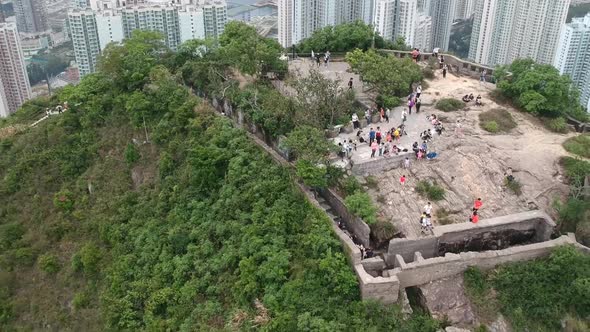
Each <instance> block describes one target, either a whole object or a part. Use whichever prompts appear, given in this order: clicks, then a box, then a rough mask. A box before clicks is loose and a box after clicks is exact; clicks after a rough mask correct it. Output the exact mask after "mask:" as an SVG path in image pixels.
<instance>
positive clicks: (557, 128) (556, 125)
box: [543, 117, 568, 133]
mask: <svg viewBox="0 0 590 332" xmlns="http://www.w3.org/2000/svg"><path fill="white" fill-rule="evenodd" d="M543 122H544V123H545V126H546V127H547V129H549V130H551V131H552V132H555V133H567V130H568V128H567V122H566V121H565V119H564V118H562V117H558V118H554V119H546V120H544V121H543Z"/></svg>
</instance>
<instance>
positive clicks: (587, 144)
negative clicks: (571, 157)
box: [563, 134, 590, 158]
mask: <svg viewBox="0 0 590 332" xmlns="http://www.w3.org/2000/svg"><path fill="white" fill-rule="evenodd" d="M563 148H564V149H565V150H566V151H568V152H571V153H573V154H576V155H578V156H580V157H584V158H590V134H584V135H578V136H575V137H571V138H568V139H567V140H566V141H565V142H564V143H563Z"/></svg>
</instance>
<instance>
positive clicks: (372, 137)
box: [369, 128, 376, 144]
mask: <svg viewBox="0 0 590 332" xmlns="http://www.w3.org/2000/svg"><path fill="white" fill-rule="evenodd" d="M375 135H376V133H375V130H374V129H373V128H371V131H369V144H371V143H373V141H374V140H375Z"/></svg>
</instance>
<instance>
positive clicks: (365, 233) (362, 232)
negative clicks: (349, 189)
mask: <svg viewBox="0 0 590 332" xmlns="http://www.w3.org/2000/svg"><path fill="white" fill-rule="evenodd" d="M320 195H321V196H322V197H323V198H324V199H325V200H326V201H327V202H328V204H330V206H331V207H332V209H334V212H335V213H336V214H337V215H338V217H340V218H341V219H342V222H344V224H345V225H346V228H347V229H348V230H349V231H350V232H352V234H354V235H355V236H356V238H357V239H358V240H359V242H361V243H362V244H363V246H365V247H369V246H370V237H371V228H370V227H369V225H367V224H366V223H365V222H364V221H363V220H362V219H361V218H359V217H357V216H355V215H353V214H352V213H350V212H349V211H348V209H347V208H346V205H345V204H344V201H343V200H342V198H341V197H340V196H338V194H336V193H335V192H334V191H333V190H331V189H323V190H321V191H320Z"/></svg>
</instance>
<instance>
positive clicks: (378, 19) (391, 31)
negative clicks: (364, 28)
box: [373, 0, 399, 40]
mask: <svg viewBox="0 0 590 332" xmlns="http://www.w3.org/2000/svg"><path fill="white" fill-rule="evenodd" d="M398 12H399V7H398V2H397V1H396V0H376V4H375V14H374V16H373V19H374V26H375V30H377V32H378V33H379V35H380V36H381V37H383V39H386V40H393V39H394V37H395V28H396V26H398V25H399V21H398V18H399V14H398Z"/></svg>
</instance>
